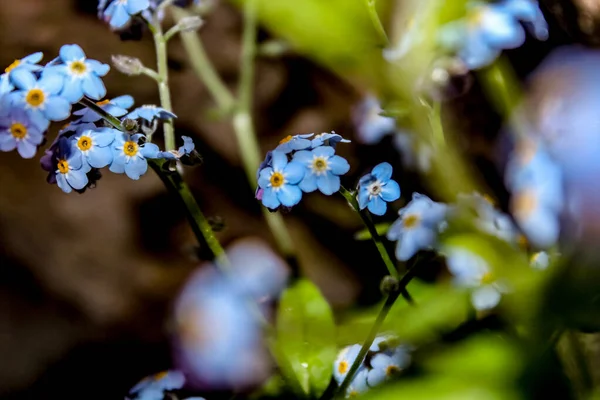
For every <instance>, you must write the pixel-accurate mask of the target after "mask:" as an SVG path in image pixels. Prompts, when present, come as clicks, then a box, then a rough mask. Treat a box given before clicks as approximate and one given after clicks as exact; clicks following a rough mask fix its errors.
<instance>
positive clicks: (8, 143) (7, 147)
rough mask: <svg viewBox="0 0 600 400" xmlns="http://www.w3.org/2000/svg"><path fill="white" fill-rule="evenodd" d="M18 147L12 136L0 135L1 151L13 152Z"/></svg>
mask: <svg viewBox="0 0 600 400" xmlns="http://www.w3.org/2000/svg"><path fill="white" fill-rule="evenodd" d="M15 147H17V140H16V139H15V138H14V137H13V136H12V135H11V134H2V135H0V150H1V151H12V150H14V149H15Z"/></svg>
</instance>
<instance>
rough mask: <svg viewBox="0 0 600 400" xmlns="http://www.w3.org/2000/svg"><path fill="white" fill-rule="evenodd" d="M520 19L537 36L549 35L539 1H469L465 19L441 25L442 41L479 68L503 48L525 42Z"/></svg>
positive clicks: (468, 63) (467, 63) (490, 60)
mask: <svg viewBox="0 0 600 400" xmlns="http://www.w3.org/2000/svg"><path fill="white" fill-rule="evenodd" d="M521 22H523V23H525V25H526V27H527V28H528V29H529V30H530V31H531V33H532V34H533V35H534V36H535V37H536V38H537V39H538V40H545V39H547V37H548V26H547V24H546V20H545V19H544V16H543V14H542V13H541V11H540V9H539V6H538V3H537V1H535V0H500V1H498V2H495V3H480V2H472V3H470V4H469V7H468V10H467V16H466V17H465V18H464V19H462V20H459V21H454V22H451V23H449V24H447V25H446V26H445V27H443V28H442V30H441V37H440V41H441V43H442V45H443V46H445V47H447V48H449V49H451V50H454V51H456V52H457V55H458V56H459V57H460V58H461V59H462V60H463V61H464V62H465V64H466V65H467V66H468V67H469V68H471V69H478V68H481V67H485V66H487V65H489V64H491V63H492V62H493V61H494V60H495V59H496V58H497V57H498V55H499V54H500V52H501V51H502V50H504V49H514V48H517V47H519V46H521V45H522V44H523V43H524V42H525V31H524V29H523V26H522V25H521Z"/></svg>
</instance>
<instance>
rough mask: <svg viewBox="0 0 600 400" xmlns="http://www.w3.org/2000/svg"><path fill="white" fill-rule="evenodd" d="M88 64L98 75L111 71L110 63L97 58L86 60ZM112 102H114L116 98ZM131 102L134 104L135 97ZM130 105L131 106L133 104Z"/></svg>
mask: <svg viewBox="0 0 600 400" xmlns="http://www.w3.org/2000/svg"><path fill="white" fill-rule="evenodd" d="M86 64H87V66H88V67H89V68H90V69H91V70H92V71H93V72H94V73H95V74H96V75H98V76H104V75H106V74H108V71H110V65H108V64H104V63H101V62H100V61H97V60H86ZM129 97H131V96H129ZM112 102H114V100H113V101H112ZM131 103H132V104H133V99H132V100H131ZM128 107H131V105H129V106H128Z"/></svg>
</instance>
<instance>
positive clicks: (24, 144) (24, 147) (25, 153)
mask: <svg viewBox="0 0 600 400" xmlns="http://www.w3.org/2000/svg"><path fill="white" fill-rule="evenodd" d="M17 151H18V152H19V155H20V156H21V157H23V158H33V156H35V152H36V151H37V146H36V145H34V144H33V143H30V142H28V141H27V140H21V141H19V142H17Z"/></svg>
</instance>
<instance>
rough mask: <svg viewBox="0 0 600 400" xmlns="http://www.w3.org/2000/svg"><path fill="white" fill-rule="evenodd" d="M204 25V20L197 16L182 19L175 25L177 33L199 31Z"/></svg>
mask: <svg viewBox="0 0 600 400" xmlns="http://www.w3.org/2000/svg"><path fill="white" fill-rule="evenodd" d="M202 25H204V20H203V19H202V18H200V17H199V16H197V15H192V16H189V17H183V18H181V19H180V20H179V22H178V23H177V30H178V31H179V32H193V31H197V30H198V29H200V27H201V26H202Z"/></svg>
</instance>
